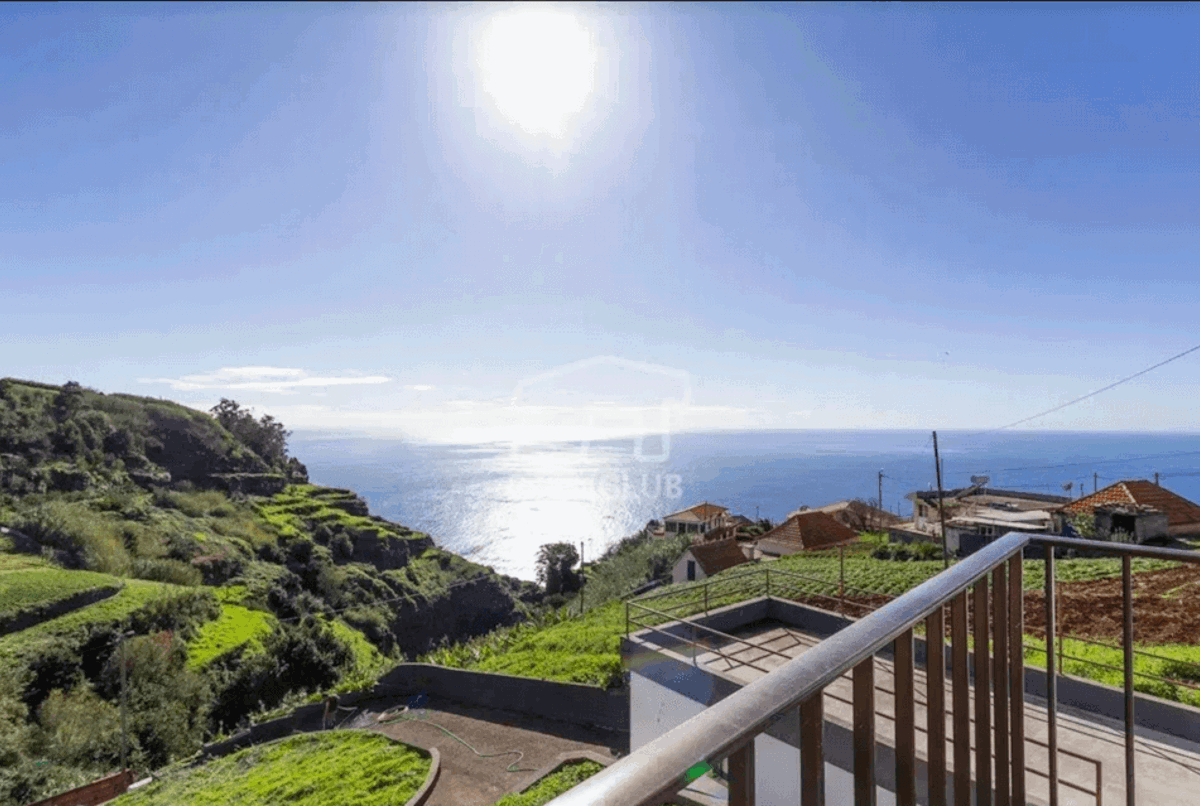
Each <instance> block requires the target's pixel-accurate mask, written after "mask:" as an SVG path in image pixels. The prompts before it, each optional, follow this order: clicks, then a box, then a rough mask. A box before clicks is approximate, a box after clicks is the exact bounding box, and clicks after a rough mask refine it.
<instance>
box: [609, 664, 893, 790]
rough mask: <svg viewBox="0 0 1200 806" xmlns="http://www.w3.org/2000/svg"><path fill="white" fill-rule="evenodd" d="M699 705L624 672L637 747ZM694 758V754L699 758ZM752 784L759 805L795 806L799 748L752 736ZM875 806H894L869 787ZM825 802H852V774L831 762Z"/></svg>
mask: <svg viewBox="0 0 1200 806" xmlns="http://www.w3.org/2000/svg"><path fill="white" fill-rule="evenodd" d="M704 708H705V706H703V705H701V704H700V703H698V702H696V701H695V700H693V699H690V698H688V697H685V696H684V695H682V694H679V693H678V692H675V691H672V690H671V689H669V688H667V687H666V686H663V685H660V684H658V683H655V682H654V681H653V680H648V679H646V678H645V677H642V676H641V675H639V674H636V673H634V674H632V675H630V684H629V746H630V749H631V750H637V749H638V748H639V747H642V746H644V745H646V744H649V743H650V742H651V741H653V740H654V739H657V738H658V737H659V736H661V735H663V734H664V733H666V732H667V731H669V730H671V729H672V728H677V727H679V726H680V725H682V724H683V723H684V722H686V721H688V720H689V719H691V718H692V717H694V716H696V715H697V714H699V713H700V712H701V711H703V710H704ZM699 760H700V759H697V761H699ZM754 762H755V765H754V768H755V776H754V786H755V790H756V791H755V794H756V795H757V799H756V802H757V803H758V804H759V806H795V804H796V803H798V802H799V793H800V751H799V750H798V749H797V748H795V747H792V746H791V745H789V744H786V743H784V742H781V741H779V740H778V739H775V738H773V737H771V736H767V735H765V734H764V735H760V736H759V737H758V738H757V739H755V740H754ZM875 796H876V802H877V803H878V804H879V806H895V803H896V798H895V795H894V794H893V793H891V792H888V791H886V790H884V789H882V788H881V787H876V788H875ZM825 801H826V803H853V802H854V777H853V776H852V775H851V774H850V773H848V772H845V771H844V770H841V769H839V768H837V767H835V766H833V765H832V764H826V765H825Z"/></svg>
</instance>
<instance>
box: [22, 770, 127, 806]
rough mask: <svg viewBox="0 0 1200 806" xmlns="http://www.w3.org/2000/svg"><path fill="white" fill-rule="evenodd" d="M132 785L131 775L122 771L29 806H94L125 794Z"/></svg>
mask: <svg viewBox="0 0 1200 806" xmlns="http://www.w3.org/2000/svg"><path fill="white" fill-rule="evenodd" d="M132 783H133V773H132V772H131V771H129V770H124V771H122V772H117V773H113V774H112V775H109V776H107V777H104V778H101V779H100V780H99V781H92V782H91V783H90V784H84V785H83V786H81V787H78V788H76V789H72V790H69V791H67V792H60V793H59V794H57V795H55V796H54V797H50V798H46V799H45V800H39V801H38V802H37V803H32V804H30V806H96V804H98V803H104V802H105V801H109V800H112V799H113V798H115V797H117V796H118V795H123V794H125V792H126V791H128V789H129V785H130V784H132Z"/></svg>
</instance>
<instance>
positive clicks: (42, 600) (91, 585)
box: [0, 568, 121, 618]
mask: <svg viewBox="0 0 1200 806" xmlns="http://www.w3.org/2000/svg"><path fill="white" fill-rule="evenodd" d="M120 587H121V580H119V579H117V578H116V577H114V576H110V575H109V574H97V573H93V572H91V571H66V570H63V569H60V568H28V569H23V570H17V571H5V570H0V618H5V617H9V616H15V615H17V614H19V613H22V612H24V611H27V610H33V609H35V608H38V607H40V606H42V605H48V604H52V603H54V602H57V601H60V600H62V599H67V598H69V597H71V596H74V595H75V594H77V593H83V592H85V591H90V590H97V589H100V588H107V589H109V590H117V589H118V588H120Z"/></svg>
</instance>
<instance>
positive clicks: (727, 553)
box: [671, 538, 750, 582]
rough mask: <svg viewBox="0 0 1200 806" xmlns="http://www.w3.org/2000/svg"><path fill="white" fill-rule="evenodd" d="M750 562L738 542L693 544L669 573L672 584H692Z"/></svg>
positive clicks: (722, 541) (718, 541)
mask: <svg viewBox="0 0 1200 806" xmlns="http://www.w3.org/2000/svg"><path fill="white" fill-rule="evenodd" d="M748 562H750V560H749V559H747V557H746V555H745V554H744V553H743V552H742V549H741V547H740V546H738V542H737V541H736V540H734V539H732V538H730V539H728V540H715V541H712V542H708V543H693V544H692V545H691V546H689V547H688V548H687V549H686V550H685V551H684V552H683V554H681V555H679V559H678V560H676V561H675V567H674V568H673V569H672V571H671V581H672V582H694V581H696V580H698V579H707V578H708V577H710V576H712V575H713V574H715V573H718V572H720V571H724V570H725V569H726V568H733V567H734V566H735V565H741V564H742V563H748Z"/></svg>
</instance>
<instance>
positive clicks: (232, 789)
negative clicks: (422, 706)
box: [113, 731, 431, 806]
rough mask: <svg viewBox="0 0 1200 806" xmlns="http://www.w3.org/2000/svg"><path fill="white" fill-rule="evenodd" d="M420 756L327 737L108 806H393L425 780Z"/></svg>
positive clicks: (223, 765) (272, 749)
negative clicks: (335, 805)
mask: <svg viewBox="0 0 1200 806" xmlns="http://www.w3.org/2000/svg"><path fill="white" fill-rule="evenodd" d="M430 763H431V762H430V757H429V755H428V754H427V753H426V752H425V751H423V750H418V749H416V748H413V747H409V746H407V745H404V744H400V743H398V742H393V741H391V740H390V739H387V738H386V737H384V736H381V735H379V734H372V733H366V732H360V731H328V732H324V733H310V734H305V735H303V736H294V737H290V738H287V739H281V740H279V741H277V742H271V743H269V744H263V745H258V746H257V747H250V748H247V749H245V750H241V751H239V752H237V753H234V754H233V755H231V756H227V757H225V758H221V759H217V760H215V761H212V762H209V763H208V764H205V765H203V766H200V767H195V768H192V769H179V770H176V771H174V772H172V773H170V774H168V775H167V776H165V777H164V778H163V779H162V780H158V781H155V782H154V783H152V784H149V785H147V786H145V787H143V788H142V789H138V790H135V791H134V792H130V793H128V794H125V795H122V796H121V797H119V798H117V799H116V800H115V801H113V804H114V806H225V804H229V803H236V804H238V806H278V805H279V804H285V803H286V804H288V806H329V804H338V806H397V804H403V803H405V802H407V801H408V799H409V798H411V797H412V796H413V795H415V794H416V792H417V790H418V789H420V787H421V785H422V784H423V783H424V782H425V777H426V776H427V775H428V774H429V767H430Z"/></svg>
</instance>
